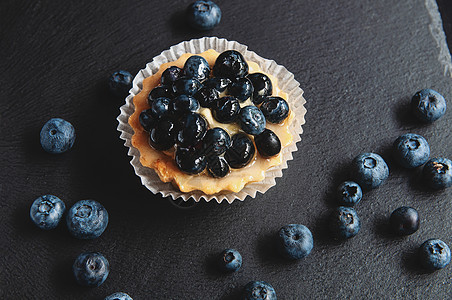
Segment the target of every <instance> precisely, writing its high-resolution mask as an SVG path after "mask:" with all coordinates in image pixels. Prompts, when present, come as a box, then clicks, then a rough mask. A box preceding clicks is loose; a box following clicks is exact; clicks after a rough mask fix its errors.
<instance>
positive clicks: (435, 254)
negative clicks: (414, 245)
mask: <svg viewBox="0 0 452 300" xmlns="http://www.w3.org/2000/svg"><path fill="white" fill-rule="evenodd" d="M419 259H420V261H421V264H422V265H423V266H424V267H425V268H427V269H430V270H439V269H443V268H444V267H446V266H447V265H448V264H449V263H450V248H449V246H448V245H447V244H446V243H444V242H443V241H441V240H438V239H430V240H427V241H425V242H424V243H423V244H422V245H421V247H420V248H419Z"/></svg>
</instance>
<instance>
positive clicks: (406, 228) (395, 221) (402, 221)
mask: <svg viewBox="0 0 452 300" xmlns="http://www.w3.org/2000/svg"><path fill="white" fill-rule="evenodd" d="M389 226H390V228H391V230H392V232H394V233H395V234H399V235H409V234H412V233H415V232H416V231H417V230H418V229H419V214H418V212H417V210H416V209H414V208H412V207H408V206H402V207H399V208H397V209H396V210H394V211H393V212H392V214H391V217H390V218H389Z"/></svg>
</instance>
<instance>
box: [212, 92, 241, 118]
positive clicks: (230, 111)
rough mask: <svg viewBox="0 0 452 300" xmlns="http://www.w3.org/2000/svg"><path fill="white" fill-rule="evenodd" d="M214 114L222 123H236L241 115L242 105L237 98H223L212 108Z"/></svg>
mask: <svg viewBox="0 0 452 300" xmlns="http://www.w3.org/2000/svg"><path fill="white" fill-rule="evenodd" d="M212 110H213V112H212V114H213V117H214V118H215V120H217V121H218V122H220V123H232V122H234V121H235V120H236V119H237V117H238V115H239V113H240V104H239V101H238V100H237V98H234V97H221V98H220V99H218V100H217V101H215V103H214V104H213V106H212Z"/></svg>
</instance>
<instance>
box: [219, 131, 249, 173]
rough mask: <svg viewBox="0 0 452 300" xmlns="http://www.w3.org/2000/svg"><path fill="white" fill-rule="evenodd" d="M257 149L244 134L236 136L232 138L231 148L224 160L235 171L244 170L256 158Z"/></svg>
mask: <svg viewBox="0 0 452 300" xmlns="http://www.w3.org/2000/svg"><path fill="white" fill-rule="evenodd" d="M255 152H256V149H255V148H254V144H253V141H252V140H251V139H250V138H249V137H248V135H246V134H244V133H237V134H234V135H233V136H232V138H231V147H229V149H228V150H226V153H225V154H224V158H225V159H226V161H227V162H228V164H229V166H230V167H231V168H234V169H239V168H243V167H244V166H246V165H247V164H248V163H249V162H250V161H251V160H252V159H253V157H254V153H255Z"/></svg>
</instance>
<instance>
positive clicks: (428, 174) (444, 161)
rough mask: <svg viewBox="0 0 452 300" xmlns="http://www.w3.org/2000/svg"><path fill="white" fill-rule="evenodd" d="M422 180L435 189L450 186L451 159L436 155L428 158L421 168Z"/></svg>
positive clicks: (451, 176) (451, 182)
mask: <svg viewBox="0 0 452 300" xmlns="http://www.w3.org/2000/svg"><path fill="white" fill-rule="evenodd" d="M422 175H423V180H424V182H425V183H426V184H427V185H428V186H429V187H431V188H433V189H435V190H440V189H445V188H448V187H450V186H452V161H451V160H450V159H448V158H444V157H438V158H432V159H430V160H429V161H428V162H427V163H426V164H425V165H424V168H423V170H422Z"/></svg>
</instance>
